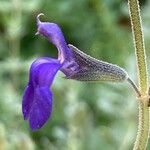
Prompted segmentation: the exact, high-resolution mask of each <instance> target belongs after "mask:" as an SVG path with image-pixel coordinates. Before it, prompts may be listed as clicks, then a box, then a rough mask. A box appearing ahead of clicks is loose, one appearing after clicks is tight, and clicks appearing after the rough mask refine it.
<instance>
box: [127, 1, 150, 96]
mask: <svg viewBox="0 0 150 150" xmlns="http://www.w3.org/2000/svg"><path fill="white" fill-rule="evenodd" d="M128 1H129V10H130V17H131V25H132V32H133V37H134V44H135V53H136V59H137V68H138V75H139V78H138V79H139V87H140V91H141V94H142V95H144V94H145V93H146V92H147V91H148V78H147V66H146V56H145V46H144V38H143V32H142V24H141V17H140V9H139V3H138V0H128Z"/></svg>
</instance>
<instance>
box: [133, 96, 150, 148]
mask: <svg viewBox="0 0 150 150" xmlns="http://www.w3.org/2000/svg"><path fill="white" fill-rule="evenodd" d="M144 99H145V100H144ZM146 100H147V97H145V98H143V99H140V100H139V126H138V132H137V137H136V141H135V143H134V148H133V150H144V149H146V146H147V143H148V137H149V107H148V106H147V103H144V102H143V101H146Z"/></svg>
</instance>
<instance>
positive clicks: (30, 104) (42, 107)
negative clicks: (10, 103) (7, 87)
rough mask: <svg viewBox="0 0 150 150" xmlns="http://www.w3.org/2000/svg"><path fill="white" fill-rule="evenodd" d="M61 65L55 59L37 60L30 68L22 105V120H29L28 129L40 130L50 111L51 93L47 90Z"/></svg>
mask: <svg viewBox="0 0 150 150" xmlns="http://www.w3.org/2000/svg"><path fill="white" fill-rule="evenodd" d="M61 66H62V64H60V62H59V61H58V60H56V59H50V58H39V59H37V60H36V61H34V62H33V63H32V65H31V68H30V77H29V83H28V85H27V87H26V89H25V92H24V96H23V103H22V112H23V115H24V119H25V120H27V119H29V122H30V127H31V128H32V129H33V130H34V129H38V128H40V127H41V126H42V125H43V124H44V123H45V122H46V121H47V120H48V118H49V116H50V114H51V111H52V92H51V91H50V90H49V88H50V86H51V84H52V82H53V80H54V77H55V75H56V73H57V71H58V70H59V69H60V68H61Z"/></svg>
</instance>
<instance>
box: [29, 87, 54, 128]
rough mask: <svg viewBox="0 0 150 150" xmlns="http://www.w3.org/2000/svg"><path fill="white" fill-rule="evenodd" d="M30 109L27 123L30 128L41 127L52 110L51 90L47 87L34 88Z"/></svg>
mask: <svg viewBox="0 0 150 150" xmlns="http://www.w3.org/2000/svg"><path fill="white" fill-rule="evenodd" d="M34 100H35V101H34V102H33V104H32V107H31V110H30V117H29V123H30V127H31V129H32V130H36V129H39V128H41V127H42V126H43V125H44V124H45V123H46V122H47V120H48V118H49V117H50V115H51V112H52V92H51V91H50V90H49V87H40V88H36V89H35V91H34Z"/></svg>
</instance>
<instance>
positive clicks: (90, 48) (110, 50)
mask: <svg viewBox="0 0 150 150" xmlns="http://www.w3.org/2000/svg"><path fill="white" fill-rule="evenodd" d="M140 4H141V8H142V11H141V13H142V20H143V30H144V37H145V44H146V52H147V58H148V59H147V61H148V64H150V61H149V57H150V54H149V52H150V1H149V0H140ZM41 12H43V13H44V14H45V16H44V17H42V20H43V21H50V22H56V23H58V24H59V25H60V26H61V27H62V30H63V33H64V35H65V38H66V41H67V43H71V44H73V45H75V46H76V47H78V48H79V49H81V50H83V51H84V52H85V53H88V54H90V55H91V56H93V57H96V58H98V59H102V60H105V61H108V62H111V63H115V64H117V65H119V66H121V67H123V68H125V69H126V70H127V72H128V73H129V75H130V76H131V77H132V78H133V80H134V81H135V82H136V81H137V73H136V64H135V55H134V47H133V41H132V34H131V27H130V21H129V14H128V7H127V1H125V0H0V150H130V149H132V145H133V143H134V140H135V135H136V131H137V119H138V117H137V116H138V105H137V101H136V98H135V93H134V91H133V89H132V88H131V87H130V86H129V84H128V83H119V84H114V83H83V82H77V81H71V80H66V79H64V78H63V76H64V75H63V74H62V73H59V74H58V75H57V77H56V78H55V81H54V84H53V86H52V90H53V93H54V102H53V114H52V117H51V119H49V121H48V123H47V124H46V125H45V126H44V127H43V128H41V129H40V130H39V131H36V132H32V131H31V129H30V128H29V126H28V123H27V122H25V121H24V120H23V117H22V112H21V102H22V94H23V91H24V88H25V85H26V84H27V81H28V71H29V67H30V64H31V63H32V61H33V60H35V59H36V58H38V57H42V56H49V57H57V50H56V48H55V47H54V46H53V45H52V44H50V43H49V42H48V41H47V39H45V38H43V37H41V36H35V33H36V29H37V27H36V20H35V18H36V16H37V14H39V13H41ZM149 148H150V144H149Z"/></svg>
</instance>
